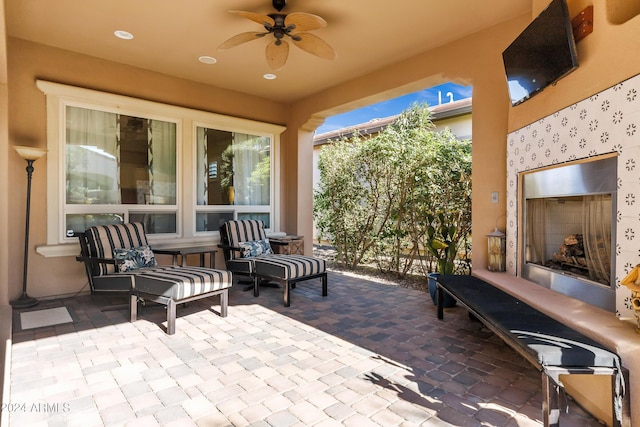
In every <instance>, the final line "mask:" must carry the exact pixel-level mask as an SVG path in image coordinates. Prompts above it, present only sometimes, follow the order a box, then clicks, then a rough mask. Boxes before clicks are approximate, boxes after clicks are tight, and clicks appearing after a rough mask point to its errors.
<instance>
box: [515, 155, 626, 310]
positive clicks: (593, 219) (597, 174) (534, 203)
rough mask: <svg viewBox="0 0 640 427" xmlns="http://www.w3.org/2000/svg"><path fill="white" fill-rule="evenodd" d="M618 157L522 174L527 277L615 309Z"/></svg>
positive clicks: (523, 264) (524, 248) (523, 259)
mask: <svg viewBox="0 0 640 427" xmlns="http://www.w3.org/2000/svg"><path fill="white" fill-rule="evenodd" d="M616 191H617V157H615V156H611V157H606V158H600V159H593V160H591V159H589V160H588V161H587V160H583V161H579V162H576V163H573V164H565V165H558V166H556V167H552V168H548V169H542V170H538V171H530V172H528V173H525V174H524V175H523V196H524V197H523V200H522V207H523V209H524V212H523V217H522V219H523V221H522V223H521V228H520V231H521V233H522V235H523V237H524V239H523V247H522V261H523V263H522V270H521V271H522V277H524V278H526V279H529V280H532V281H534V282H536V283H538V284H540V285H543V286H547V287H550V288H551V289H554V290H557V291H559V292H562V293H565V294H567V295H570V296H573V297H575V298H578V299H582V300H583V301H587V302H589V303H590V304H594V305H597V306H600V307H603V308H606V309H607V310H611V309H614V306H615V301H614V298H615V292H614V287H615V280H614V277H615V246H616V242H615V237H616V221H615V212H616V208H617V205H616V203H617V202H616V200H617V194H616Z"/></svg>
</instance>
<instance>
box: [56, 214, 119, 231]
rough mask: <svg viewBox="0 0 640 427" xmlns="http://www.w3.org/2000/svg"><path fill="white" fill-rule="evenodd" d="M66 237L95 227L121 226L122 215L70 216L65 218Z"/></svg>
mask: <svg viewBox="0 0 640 427" xmlns="http://www.w3.org/2000/svg"><path fill="white" fill-rule="evenodd" d="M66 221H67V224H66V230H67V237H73V233H75V232H82V231H85V230H86V229H87V228H89V227H93V226H95V225H109V224H122V223H123V222H124V214H123V213H122V214H70V215H67V216H66Z"/></svg>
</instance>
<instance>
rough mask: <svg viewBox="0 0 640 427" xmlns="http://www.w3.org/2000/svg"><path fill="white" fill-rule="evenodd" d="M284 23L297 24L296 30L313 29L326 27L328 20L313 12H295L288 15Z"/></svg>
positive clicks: (286, 24)
mask: <svg viewBox="0 0 640 427" xmlns="http://www.w3.org/2000/svg"><path fill="white" fill-rule="evenodd" d="M284 25H285V26H286V27H288V26H289V25H295V30H296V31H312V30H318V29H320V28H324V27H326V26H327V21H325V20H324V19H322V18H321V17H319V16H317V15H312V14H311V13H304V12H294V13H290V14H288V15H287V17H286V18H285V19H284Z"/></svg>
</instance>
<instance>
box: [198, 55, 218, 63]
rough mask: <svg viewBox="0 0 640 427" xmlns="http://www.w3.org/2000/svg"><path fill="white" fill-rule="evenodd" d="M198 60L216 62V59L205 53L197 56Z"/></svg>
mask: <svg viewBox="0 0 640 427" xmlns="http://www.w3.org/2000/svg"><path fill="white" fill-rule="evenodd" d="M198 61H200V62H202V63H203V64H215V63H216V62H218V60H217V59H216V58H214V57H213V56H206V55H205V56H201V57H200V58H198Z"/></svg>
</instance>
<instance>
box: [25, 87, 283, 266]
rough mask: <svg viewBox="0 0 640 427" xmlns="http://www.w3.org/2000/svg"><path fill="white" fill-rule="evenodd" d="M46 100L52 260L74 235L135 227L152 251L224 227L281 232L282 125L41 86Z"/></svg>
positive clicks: (70, 246)
mask: <svg viewBox="0 0 640 427" xmlns="http://www.w3.org/2000/svg"><path fill="white" fill-rule="evenodd" d="M37 86H38V88H40V90H42V92H44V93H45V95H46V100H47V149H48V151H49V152H48V154H47V178H48V179H47V244H46V245H42V246H38V248H37V251H38V252H39V253H40V254H42V255H44V256H45V257H48V256H71V255H75V254H76V253H77V248H76V246H75V245H76V244H77V239H76V238H75V237H73V233H74V232H76V231H82V230H85V229H86V228H87V227H90V226H92V225H97V224H109V223H116V222H133V221H140V222H143V223H145V225H146V229H147V232H148V234H149V239H150V240H151V241H153V243H154V244H158V243H162V242H171V244H174V245H175V244H185V245H189V244H196V243H203V242H207V243H209V244H211V240H212V239H214V241H215V239H217V238H218V237H217V235H218V227H219V224H221V222H222V221H225V220H227V219H236V218H239V219H246V218H256V219H261V220H263V221H264V222H265V224H266V226H267V228H269V229H271V230H272V231H279V230H278V225H279V224H278V216H277V215H276V214H275V212H276V208H277V206H278V204H279V200H278V196H277V194H276V193H275V192H274V188H277V187H278V181H279V176H278V174H277V173H276V171H277V160H276V159H277V150H278V146H279V141H280V139H279V135H280V133H281V132H283V131H284V129H285V128H284V127H282V126H278V125H272V124H268V123H261V122H256V121H253V120H246V119H239V118H235V117H229V116H223V115H219V114H213V113H207V112H203V111H199V110H192V109H189V108H184V107H177V106H173V105H167V104H160V103H156V102H151V101H145V100H141V99H136V98H130V97H126V96H121V95H114V94H110V93H104V92H98V91H93V90H88V89H82V88H77V87H73V86H67V85H62V84H58V83H51V82H46V81H42V80H38V81H37Z"/></svg>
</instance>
